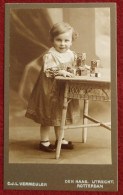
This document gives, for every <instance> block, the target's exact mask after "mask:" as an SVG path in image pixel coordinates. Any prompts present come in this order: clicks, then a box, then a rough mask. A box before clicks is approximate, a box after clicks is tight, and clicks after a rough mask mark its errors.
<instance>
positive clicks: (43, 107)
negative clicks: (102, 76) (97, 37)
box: [26, 22, 80, 152]
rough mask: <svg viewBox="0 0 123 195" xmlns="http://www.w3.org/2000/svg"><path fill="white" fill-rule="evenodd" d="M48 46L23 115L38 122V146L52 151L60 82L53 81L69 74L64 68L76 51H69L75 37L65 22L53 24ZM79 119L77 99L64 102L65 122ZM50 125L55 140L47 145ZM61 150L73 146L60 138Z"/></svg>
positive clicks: (59, 108) (58, 119) (61, 91)
mask: <svg viewBox="0 0 123 195" xmlns="http://www.w3.org/2000/svg"><path fill="white" fill-rule="evenodd" d="M50 37H51V43H52V45H53V47H51V48H50V49H49V50H48V51H47V52H46V53H45V54H44V56H43V65H42V69H41V72H40V75H39V77H38V80H37V82H36V84H35V86H34V89H33V91H32V94H31V97H30V100H29V103H28V108H27V112H26V117H28V118H31V119H33V120H34V121H35V122H37V123H40V124H41V127H40V133H41V142H40V149H41V150H42V151H46V152H53V151H54V149H55V148H56V146H57V140H58V136H59V129H60V122H61V114H62V104H63V95H64V87H65V86H64V84H63V83H62V84H61V83H57V82H56V80H55V79H54V78H55V76H58V75H60V76H63V77H72V76H73V74H72V73H70V72H67V67H72V65H73V63H74V60H75V57H76V54H75V53H74V52H73V51H71V50H70V47H71V45H72V41H74V40H75V39H76V37H77V33H75V31H74V29H73V28H72V27H71V26H70V25H69V24H67V23H64V22H60V23H57V24H55V25H54V26H53V27H52V29H51V30H50ZM79 118H80V111H79V101H78V100H72V101H71V102H70V103H69V105H68V110H67V117H66V124H71V123H73V122H76V121H77V120H78V119H79ZM50 126H54V130H55V135H56V142H55V146H54V145H52V144H50V141H49V131H50ZM61 149H73V144H72V142H70V141H69V142H68V141H66V140H65V139H64V136H63V139H62V145H61Z"/></svg>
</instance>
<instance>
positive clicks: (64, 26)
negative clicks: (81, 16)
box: [50, 22, 78, 41]
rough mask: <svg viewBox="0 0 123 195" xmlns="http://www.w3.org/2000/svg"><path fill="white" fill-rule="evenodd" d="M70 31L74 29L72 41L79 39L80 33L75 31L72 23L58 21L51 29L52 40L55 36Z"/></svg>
mask: <svg viewBox="0 0 123 195" xmlns="http://www.w3.org/2000/svg"><path fill="white" fill-rule="evenodd" d="M68 31H72V41H74V40H75V39H77V37H78V33H77V32H75V30H74V28H73V27H71V26H70V24H68V23H65V22H59V23H56V24H54V25H53V27H52V28H51V30H50V40H51V41H53V40H54V37H56V36H58V35H59V34H63V33H66V32H68Z"/></svg>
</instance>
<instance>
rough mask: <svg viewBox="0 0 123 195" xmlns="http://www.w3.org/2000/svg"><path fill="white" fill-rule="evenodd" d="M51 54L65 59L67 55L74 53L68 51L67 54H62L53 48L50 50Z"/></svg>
mask: <svg viewBox="0 0 123 195" xmlns="http://www.w3.org/2000/svg"><path fill="white" fill-rule="evenodd" d="M49 52H50V53H52V54H54V55H55V56H58V57H65V56H66V55H68V54H70V53H72V51H71V50H70V49H68V50H67V51H66V52H65V53H60V52H58V51H57V50H56V49H55V48H54V47H51V48H50V49H49Z"/></svg>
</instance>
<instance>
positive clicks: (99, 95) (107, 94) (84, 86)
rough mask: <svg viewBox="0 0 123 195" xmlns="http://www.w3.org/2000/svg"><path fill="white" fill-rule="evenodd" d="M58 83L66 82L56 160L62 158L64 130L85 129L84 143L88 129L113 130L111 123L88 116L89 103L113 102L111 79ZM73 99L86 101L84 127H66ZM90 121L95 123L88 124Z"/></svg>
mask: <svg viewBox="0 0 123 195" xmlns="http://www.w3.org/2000/svg"><path fill="white" fill-rule="evenodd" d="M56 80H57V82H65V92H64V101H63V109H62V119H61V126H60V134H59V140H58V144H57V149H56V159H58V158H59V156H60V150H61V141H62V135H63V132H64V129H66V128H80V127H82V128H83V131H82V142H83V143H85V142H86V139H87V127H94V126H96V127H98V126H102V127H104V128H106V129H108V130H111V127H110V126H111V123H110V122H108V123H102V122H100V121H97V120H96V119H94V118H92V117H90V116H89V115H88V101H89V100H93V101H110V100H111V89H110V78H108V77H106V75H104V76H103V77H101V78H97V77H89V76H75V77H71V78H70V77H66V78H65V77H61V76H57V77H56ZM72 99H82V100H84V109H83V125H79V126H65V120H66V113H67V107H68V103H69V102H70V101H71V100H72ZM88 120H90V121H92V122H94V123H93V124H88Z"/></svg>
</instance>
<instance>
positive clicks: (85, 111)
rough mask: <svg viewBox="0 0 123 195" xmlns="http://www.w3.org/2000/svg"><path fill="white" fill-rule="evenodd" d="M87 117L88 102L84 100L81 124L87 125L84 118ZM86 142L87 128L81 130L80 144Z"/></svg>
mask: <svg viewBox="0 0 123 195" xmlns="http://www.w3.org/2000/svg"><path fill="white" fill-rule="evenodd" d="M85 115H88V100H84V109H83V124H84V125H87V124H88V119H87V118H86V117H85ZM86 140H87V127H83V128H82V142H83V143H85V142H86Z"/></svg>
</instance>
